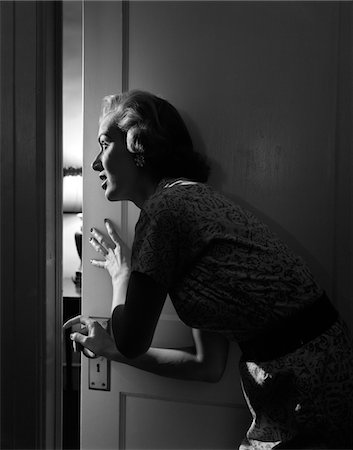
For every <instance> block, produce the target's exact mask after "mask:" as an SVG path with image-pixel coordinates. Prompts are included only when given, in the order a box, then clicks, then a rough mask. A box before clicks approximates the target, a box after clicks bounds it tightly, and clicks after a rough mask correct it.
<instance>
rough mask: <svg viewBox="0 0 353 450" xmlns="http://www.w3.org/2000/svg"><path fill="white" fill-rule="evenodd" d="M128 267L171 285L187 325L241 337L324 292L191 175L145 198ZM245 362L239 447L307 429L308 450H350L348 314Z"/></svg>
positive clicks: (256, 225) (256, 226) (352, 372)
mask: <svg viewBox="0 0 353 450" xmlns="http://www.w3.org/2000/svg"><path fill="white" fill-rule="evenodd" d="M131 269H132V271H138V272H142V273H145V274H147V275H149V276H150V277H151V278H153V279H154V280H155V281H157V282H158V283H160V284H162V285H163V286H165V287H166V288H167V289H168V292H169V295H170V298H171V300H172V302H173V305H174V307H175V309H176V311H177V313H178V315H179V317H180V319H181V320H182V321H183V322H184V323H185V324H187V325H189V326H190V327H193V328H199V329H204V330H210V331H215V332H219V333H222V334H223V335H225V336H226V337H227V338H228V339H229V340H232V341H237V342H242V341H247V340H249V339H252V338H254V337H255V336H256V335H258V334H259V333H261V332H264V331H265V330H267V329H270V328H271V326H272V325H273V324H275V323H278V321H282V320H285V319H286V318H287V317H289V316H291V315H292V314H293V313H294V312H296V311H298V310H300V309H302V308H303V307H304V306H306V305H309V304H312V302H314V301H315V300H317V299H318V298H319V297H320V296H321V295H322V289H321V288H320V287H319V286H318V285H317V283H316V282H315V280H314V279H313V276H312V275H311V273H310V270H309V269H308V267H307V266H306V265H305V263H304V262H303V261H302V260H301V259H300V258H299V257H297V256H296V255H294V254H293V253H292V252H291V251H290V250H289V248H288V247H287V246H286V245H285V244H284V243H283V242H282V241H281V240H280V239H279V238H278V237H277V236H276V235H275V234H274V233H273V232H271V231H270V230H269V228H268V227H267V226H266V225H265V224H264V223H262V222H261V221H260V220H259V219H258V218H256V217H255V216H254V215H253V214H252V213H250V212H249V211H246V210H244V209H243V208H241V207H240V206H238V205H234V204H233V203H232V202H230V201H229V200H228V199H226V198H225V197H224V196H223V195H221V194H219V193H217V192H216V191H215V190H213V189H212V188H211V187H209V186H207V185H205V184H202V183H195V182H190V181H188V180H175V179H174V180H167V179H165V180H162V181H161V182H160V183H159V185H158V187H157V190H156V192H155V193H154V194H153V195H152V196H151V197H150V198H149V199H148V200H147V201H146V202H145V204H144V205H143V207H142V210H141V214H140V218H139V220H138V223H137V224H136V230H135V240H134V244H133V249H132V267H131ZM239 366H240V374H241V380H242V388H243V392H244V396H245V398H246V400H247V403H248V406H249V409H250V411H251V413H252V416H253V422H252V424H251V426H250V428H249V430H248V432H247V435H246V438H245V439H244V441H243V443H242V444H241V446H240V449H241V450H245V449H271V448H273V447H274V446H275V445H277V444H279V443H281V442H284V441H288V440H290V439H292V438H293V437H295V436H306V438H305V439H306V441H310V440H311V447H310V448H352V446H351V444H350V443H349V442H350V441H349V439H350V433H351V431H352V428H353V424H352V404H353V350H352V345H351V341H350V337H349V335H348V332H347V329H346V326H345V325H344V323H343V322H342V321H341V320H339V321H337V322H335V323H334V324H333V325H332V326H331V327H330V328H329V329H328V330H327V331H326V332H325V333H324V334H322V335H320V336H318V337H316V338H315V339H313V340H311V341H310V342H308V343H307V344H304V345H303V346H301V347H300V348H298V349H297V350H295V351H294V352H292V353H289V354H287V355H285V356H282V357H280V358H277V359H273V360H271V361H265V362H258V361H246V360H244V359H241V360H240V363H239ZM291 448H300V447H299V446H298V447H291ZM302 448H307V447H302Z"/></svg>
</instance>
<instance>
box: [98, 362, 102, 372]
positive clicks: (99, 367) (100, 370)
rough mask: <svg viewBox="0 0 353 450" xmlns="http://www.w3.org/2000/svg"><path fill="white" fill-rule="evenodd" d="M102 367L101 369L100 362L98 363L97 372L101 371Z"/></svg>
mask: <svg viewBox="0 0 353 450" xmlns="http://www.w3.org/2000/svg"><path fill="white" fill-rule="evenodd" d="M100 369H101V368H100V364H97V372H100V371H101V370H100Z"/></svg>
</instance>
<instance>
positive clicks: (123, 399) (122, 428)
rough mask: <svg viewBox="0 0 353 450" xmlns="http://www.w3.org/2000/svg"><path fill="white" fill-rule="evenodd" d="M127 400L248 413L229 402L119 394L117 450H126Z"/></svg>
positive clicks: (243, 407)
mask: <svg viewBox="0 0 353 450" xmlns="http://www.w3.org/2000/svg"><path fill="white" fill-rule="evenodd" d="M129 398H139V399H143V400H157V401H163V402H171V403H183V404H187V405H196V406H211V407H212V406H213V407H218V408H233V409H237V410H243V411H246V412H248V409H247V407H246V406H245V405H243V404H240V403H231V402H211V401H195V400H193V399H190V400H188V399H181V398H179V397H172V396H168V397H164V396H158V395H149V394H142V393H136V392H120V393H119V447H118V448H119V450H125V449H126V425H127V423H126V405H127V400H128V399H129Z"/></svg>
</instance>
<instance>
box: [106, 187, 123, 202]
mask: <svg viewBox="0 0 353 450" xmlns="http://www.w3.org/2000/svg"><path fill="white" fill-rule="evenodd" d="M105 198H106V199H107V200H108V201H109V202H120V201H123V200H127V198H126V196H124V195H122V193H121V192H116V191H110V190H109V189H108V190H106V191H105Z"/></svg>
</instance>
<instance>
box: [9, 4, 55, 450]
mask: <svg viewBox="0 0 353 450" xmlns="http://www.w3.org/2000/svg"><path fill="white" fill-rule="evenodd" d="M61 7H62V5H61V2H58V1H57V2H40V1H30V2H16V1H11V2H0V19H1V28H0V46H1V47H0V54H1V60H2V64H1V74H0V86H1V110H0V123H1V149H0V158H1V165H0V182H1V196H0V217H1V223H0V239H1V240H0V282H1V297H0V308H1V316H0V346H1V360H0V361H1V372H0V383H1V393H0V394H1V400H0V416H1V420H0V424H1V428H0V435H1V448H9V449H10V448H28V449H49V448H61V413H62V406H61V405H62V400H61V396H62V394H61V385H62V379H61V378H62V375H61V372H62V368H61V347H62V338H61V336H62V331H61V318H62V302H61V301H60V299H61V297H62V294H61V260H62V250H61V245H62V244H61V242H62V236H61V235H62V223H61V222H62V193H61V191H62V184H61V183H62V181H61V180H62V147H61V122H62V117H61V115H62V106H61V103H62V100H61V89H62V87H61V85H62V70H61V68H62V63H61V59H62V57H61V48H62V42H61V32H62V31H61V30H62V13H61Z"/></svg>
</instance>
